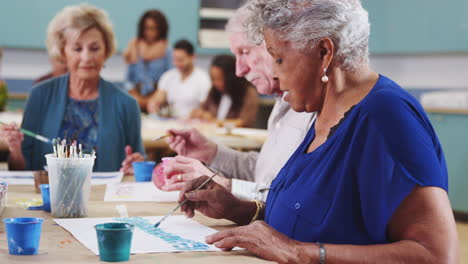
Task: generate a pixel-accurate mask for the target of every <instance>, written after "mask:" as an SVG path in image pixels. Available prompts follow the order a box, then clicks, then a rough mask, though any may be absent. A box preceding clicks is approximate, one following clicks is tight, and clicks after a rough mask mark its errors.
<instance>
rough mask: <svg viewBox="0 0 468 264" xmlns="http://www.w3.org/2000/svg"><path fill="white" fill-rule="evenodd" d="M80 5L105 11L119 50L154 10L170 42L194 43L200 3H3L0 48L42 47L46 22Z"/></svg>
mask: <svg viewBox="0 0 468 264" xmlns="http://www.w3.org/2000/svg"><path fill="white" fill-rule="evenodd" d="M83 2H86V3H89V4H92V5H95V6H97V7H100V8H102V9H104V10H106V11H107V13H108V14H109V16H110V18H111V20H112V22H113V24H114V30H115V33H116V37H117V42H118V49H119V50H120V51H122V50H123V49H125V48H126V46H127V44H128V42H129V41H130V39H131V38H133V37H135V36H136V31H137V23H138V20H139V18H140V16H141V15H142V14H143V13H144V11H145V10H147V9H153V8H156V9H159V10H161V11H163V12H164V13H165V14H166V17H167V19H168V20H169V25H170V29H169V40H170V42H171V43H174V42H175V41H177V40H178V39H181V38H185V39H188V40H190V41H192V42H193V43H194V44H195V43H196V41H197V32H198V9H199V5H200V1H199V0H92V1H75V0H6V1H2V3H1V4H0V46H5V47H20V48H45V39H46V30H47V25H48V24H49V21H50V20H51V19H52V18H53V17H54V15H55V14H56V13H57V12H58V11H60V10H61V9H63V8H64V7H65V6H67V5H74V4H79V3H83Z"/></svg>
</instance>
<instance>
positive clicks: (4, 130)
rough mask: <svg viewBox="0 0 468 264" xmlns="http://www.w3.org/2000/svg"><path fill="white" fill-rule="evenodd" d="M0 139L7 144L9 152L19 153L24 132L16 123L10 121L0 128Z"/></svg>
mask: <svg viewBox="0 0 468 264" xmlns="http://www.w3.org/2000/svg"><path fill="white" fill-rule="evenodd" d="M0 139H1V140H2V141H3V142H4V143H5V145H7V147H8V150H9V151H10V153H21V143H22V142H23V140H24V134H23V133H22V132H21V131H20V130H19V127H18V125H16V124H15V123H11V124H9V125H3V126H2V127H1V128H0Z"/></svg>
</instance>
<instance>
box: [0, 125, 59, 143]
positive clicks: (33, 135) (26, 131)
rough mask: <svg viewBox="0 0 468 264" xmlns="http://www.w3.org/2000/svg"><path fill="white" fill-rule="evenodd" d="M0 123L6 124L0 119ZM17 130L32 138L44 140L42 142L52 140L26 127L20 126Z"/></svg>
mask: <svg viewBox="0 0 468 264" xmlns="http://www.w3.org/2000/svg"><path fill="white" fill-rule="evenodd" d="M0 124H1V125H6V123H5V122H2V121H0ZM19 131H21V132H22V133H23V134H25V135H26V136H30V137H33V138H35V139H37V140H39V141H42V142H44V143H52V141H51V140H50V139H48V138H46V137H44V136H41V135H39V134H36V133H34V132H32V131H29V130H26V129H23V128H20V129H19Z"/></svg>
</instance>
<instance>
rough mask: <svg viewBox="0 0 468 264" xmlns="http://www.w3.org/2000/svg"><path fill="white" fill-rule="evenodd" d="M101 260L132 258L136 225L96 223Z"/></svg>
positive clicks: (113, 260)
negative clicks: (131, 251) (131, 250)
mask: <svg viewBox="0 0 468 264" xmlns="http://www.w3.org/2000/svg"><path fill="white" fill-rule="evenodd" d="M94 228H95V229H96V234H97V240H98V246H99V258H100V259H101V261H108V262H120V261H128V260H129V259H130V249H131V245H132V236H133V228H134V225H131V224H127V223H104V224H99V225H95V226H94Z"/></svg>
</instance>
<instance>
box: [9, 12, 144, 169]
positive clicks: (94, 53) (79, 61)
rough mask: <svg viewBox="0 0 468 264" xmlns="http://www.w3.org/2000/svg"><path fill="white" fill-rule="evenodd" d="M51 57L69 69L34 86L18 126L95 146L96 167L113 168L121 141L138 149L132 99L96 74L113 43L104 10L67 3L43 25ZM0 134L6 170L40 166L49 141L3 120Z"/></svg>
mask: <svg viewBox="0 0 468 264" xmlns="http://www.w3.org/2000/svg"><path fill="white" fill-rule="evenodd" d="M47 49H48V52H49V55H50V57H52V58H57V59H60V60H63V61H65V62H66V63H67V69H68V71H69V73H68V74H65V75H63V76H60V77H57V78H54V79H50V80H47V81H44V82H42V83H40V84H38V85H36V86H35V87H33V89H32V91H31V93H30V95H29V98H28V101H27V103H26V108H25V112H24V115H23V124H22V128H24V129H26V130H30V131H33V132H35V133H38V134H41V135H43V136H45V137H47V138H49V139H52V138H57V137H60V138H62V139H64V138H66V139H68V140H72V139H73V137H74V135H76V138H77V141H78V143H82V144H83V151H84V152H85V153H86V152H87V153H90V152H91V151H92V149H93V147H95V146H96V147H97V158H96V162H95V167H94V168H95V170H96V171H116V170H118V169H119V168H120V164H121V162H122V160H124V159H125V157H126V153H125V146H128V147H129V148H130V147H131V148H133V149H134V150H135V151H137V152H140V153H143V151H144V149H143V144H142V140H141V131H140V130H141V119H140V110H139V107H138V104H137V102H136V101H135V99H133V98H132V97H131V96H129V95H128V94H127V93H125V92H123V91H121V90H120V89H119V88H117V87H116V86H114V85H113V84H112V83H110V82H107V81H105V80H104V79H102V78H101V77H100V72H101V69H102V66H103V65H104V62H105V61H106V59H108V58H109V57H110V56H111V55H112V54H113V53H114V52H115V49H116V44H115V37H114V32H113V29H112V24H111V21H110V20H109V18H108V16H107V14H106V13H105V12H104V11H103V10H101V9H98V8H96V7H94V6H91V5H88V4H82V5H75V6H68V7H65V8H64V9H63V10H61V11H60V12H59V13H58V14H57V15H56V16H55V17H54V18H53V19H52V21H51V22H50V24H49V27H48V30H47ZM0 138H1V139H2V140H3V141H4V142H5V143H6V145H7V146H8V149H9V151H10V156H9V160H8V165H9V169H11V170H24V169H25V170H42V169H43V167H44V165H45V164H46V160H45V157H44V155H46V154H49V153H53V150H52V145H51V144H45V143H43V142H41V141H38V140H36V139H34V138H31V137H25V136H24V135H23V133H21V132H20V131H19V128H18V127H17V126H16V125H15V124H11V125H6V126H3V127H2V128H1V129H0Z"/></svg>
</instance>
